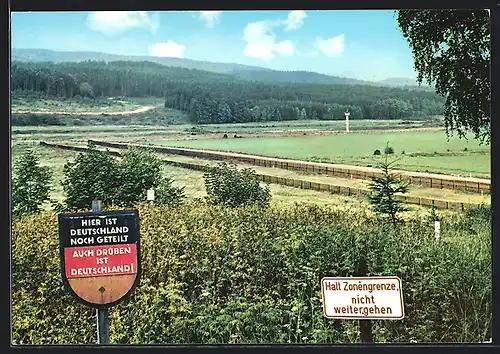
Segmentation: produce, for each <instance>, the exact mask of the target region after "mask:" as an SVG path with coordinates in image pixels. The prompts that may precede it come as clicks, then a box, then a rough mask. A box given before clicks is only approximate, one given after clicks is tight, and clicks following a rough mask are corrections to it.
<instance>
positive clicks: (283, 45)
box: [274, 40, 295, 56]
mask: <svg viewBox="0 0 500 354" xmlns="http://www.w3.org/2000/svg"><path fill="white" fill-rule="evenodd" d="M274 49H275V50H276V51H277V52H278V53H279V54H281V55H285V56H290V55H293V54H294V53H295V48H294V46H293V42H292V41H290V40H286V41H283V42H280V43H277V44H275V46H274Z"/></svg>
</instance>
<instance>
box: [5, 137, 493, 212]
mask: <svg viewBox="0 0 500 354" xmlns="http://www.w3.org/2000/svg"><path fill="white" fill-rule="evenodd" d="M28 148H35V149H36V153H37V154H38V156H39V158H40V164H41V165H42V166H48V167H50V168H51V170H52V171H53V180H52V185H53V190H52V192H51V198H52V199H54V200H57V201H62V200H63V198H64V193H63V190H62V186H61V180H62V179H63V177H64V174H63V166H64V164H65V163H66V162H68V161H72V160H73V159H74V158H75V156H76V155H77V154H78V153H77V152H74V151H68V150H61V149H54V148H48V147H43V146H35V145H31V144H16V145H14V146H13V147H12V162H13V163H15V161H17V160H18V158H19V157H20V156H21V154H22V153H23V152H24V151H26V150H27V149H28ZM160 156H163V155H160ZM165 158H166V157H165ZM176 158H177V160H179V161H182V160H185V159H186V158H183V157H180V158H179V157H172V156H169V159H176ZM196 160H198V161H197V162H199V163H200V159H196ZM186 161H187V160H186ZM252 168H254V167H252ZM255 169H256V171H257V172H261V173H269V172H270V171H269V170H274V173H275V174H277V175H280V174H283V176H285V175H287V176H291V175H290V174H294V173H295V174H296V175H294V176H295V177H297V178H304V179H305V178H306V177H307V179H311V180H315V181H316V180H317V181H320V180H322V181H329V182H330V183H338V182H345V185H349V183H351V184H352V186H358V184H359V183H360V182H359V181H356V180H345V179H344V180H345V181H339V179H334V178H331V177H324V176H323V177H322V176H311V175H307V176H306V175H302V176H301V175H300V174H299V173H296V172H293V171H286V170H279V169H271V168H264V167H256V166H255ZM162 170H163V174H164V175H165V176H169V177H172V179H173V181H174V185H175V186H179V187H182V186H184V188H185V194H186V197H187V198H189V199H196V198H204V197H205V195H206V192H205V185H204V180H203V173H202V172H199V171H192V170H188V169H184V168H179V167H173V166H168V165H164V166H163V168H162ZM269 187H270V190H271V193H272V205H275V206H280V205H281V206H284V205H293V204H294V203H309V204H315V205H330V206H332V205H336V206H343V207H347V208H354V209H367V208H369V203H368V202H367V200H364V199H359V198H356V197H347V196H341V195H334V194H329V193H325V192H319V191H313V190H305V189H299V188H293V187H286V186H280V185H276V184H270V185H269ZM438 191H439V190H438ZM452 193H453V192H452ZM457 195H462V197H463V198H464V201H467V199H469V198H473V199H474V200H473V201H474V202H476V201H477V199H478V198H480V196H475V195H471V194H467V193H464V194H457V193H456V192H455V194H454V196H455V197H456V196H457ZM437 197H438V196H436V198H437ZM485 198H487V197H485ZM485 198H483V199H485ZM485 201H486V199H485ZM46 208H47V209H48V208H50V204H47V205H46ZM408 208H409V210H410V213H419V214H420V213H424V214H425V213H428V208H423V207H419V206H414V205H408ZM443 212H445V213H448V211H443Z"/></svg>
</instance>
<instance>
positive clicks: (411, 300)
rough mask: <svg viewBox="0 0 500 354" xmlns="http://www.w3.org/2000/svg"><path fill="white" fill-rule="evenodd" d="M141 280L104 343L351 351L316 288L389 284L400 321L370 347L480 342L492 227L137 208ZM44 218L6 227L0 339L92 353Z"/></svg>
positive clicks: (355, 335)
mask: <svg viewBox="0 0 500 354" xmlns="http://www.w3.org/2000/svg"><path fill="white" fill-rule="evenodd" d="M138 211H139V215H140V220H141V260H142V275H141V282H140V286H139V287H138V288H136V289H135V291H134V292H133V294H132V296H131V297H130V298H128V299H127V300H125V301H124V302H122V303H121V304H119V305H118V306H114V307H112V308H110V310H109V320H110V323H109V333H110V342H111V343H112V344H115V343H116V344H186V343H191V344H208V343H235V344H266V343H280V344H290V343H297V344H299V343H302V344H312V343H318V344H332V343H334V344H335V343H338V344H340V343H349V342H350V343H356V342H359V325H358V323H357V321H338V322H337V323H335V322H336V321H329V320H326V319H325V318H324V316H323V310H322V307H321V288H320V279H321V278H322V277H331V276H350V275H354V274H355V272H356V265H357V263H358V259H359V255H363V256H364V257H365V258H366V261H367V265H368V271H369V272H368V273H369V275H370V276H384V275H391V276H398V277H399V278H401V280H402V286H403V296H404V306H405V318H404V320H402V321H373V322H372V324H373V328H372V330H373V336H374V341H375V342H378V343H384V342H386V343H387V342H389V343H395V342H403V343H404V342H406V343H408V342H410V341H416V342H418V343H423V342H481V341H485V340H487V339H489V338H490V337H491V329H490V328H491V323H492V302H493V298H492V297H491V286H492V285H491V220H488V221H485V220H482V219H469V218H468V216H467V215H465V214H458V215H457V216H456V218H457V219H458V221H460V220H468V221H467V222H470V223H471V226H472V227H471V228H470V229H464V228H462V227H461V224H460V223H457V224H453V223H450V222H449V221H448V219H447V218H448V216H446V215H443V220H442V224H441V230H442V237H441V239H440V242H435V240H434V237H433V230H432V228H431V227H429V223H428V220H422V221H420V220H417V219H410V220H408V221H405V222H404V223H403V224H401V227H398V228H387V227H386V226H385V225H382V224H379V223H377V222H374V220H373V219H371V217H370V216H369V215H367V214H366V213H363V212H354V211H346V210H344V209H340V208H328V207H314V208H309V207H308V206H307V205H305V206H295V207H286V208H279V209H278V208H274V207H270V208H260V207H258V206H244V207H241V208H226V207H220V206H207V205H204V203H197V204H194V203H189V204H186V205H184V206H181V207H180V208H179V209H173V208H168V207H163V206H150V205H140V206H139V207H138ZM57 244H58V236H57V218H56V215H54V214H52V213H42V214H39V215H36V216H33V217H22V219H20V220H15V221H14V223H13V225H12V341H13V342H14V343H17V344H32V345H40V344H93V343H96V340H97V338H96V329H95V321H96V320H95V312H94V311H92V310H91V309H88V308H85V307H84V306H81V305H80V304H78V303H77V302H76V301H75V300H74V299H73V298H72V297H71V295H70V294H69V293H68V292H67V291H66V289H65V288H64V287H63V286H62V282H61V279H60V275H59V274H60V265H59V254H58V252H57Z"/></svg>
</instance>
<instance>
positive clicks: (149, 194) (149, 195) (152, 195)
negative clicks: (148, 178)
mask: <svg viewBox="0 0 500 354" xmlns="http://www.w3.org/2000/svg"><path fill="white" fill-rule="evenodd" d="M146 199H147V200H148V201H149V203H150V204H153V202H154V200H155V191H154V189H153V188H150V189H148V190H147V192H146Z"/></svg>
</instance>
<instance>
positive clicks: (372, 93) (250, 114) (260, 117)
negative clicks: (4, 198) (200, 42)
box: [11, 61, 444, 123]
mask: <svg viewBox="0 0 500 354" xmlns="http://www.w3.org/2000/svg"><path fill="white" fill-rule="evenodd" d="M11 82H12V90H13V92H15V93H16V92H17V93H19V92H26V91H28V92H29V91H37V92H42V93H44V94H45V95H47V96H51V97H74V96H88V97H116V96H129V97H141V96H155V97H164V98H165V106H166V107H169V108H174V109H179V110H182V111H185V112H187V113H189V115H190V117H191V119H192V121H193V123H231V122H250V121H276V120H293V119H323V120H332V119H343V118H344V114H343V112H344V111H345V109H346V108H348V109H349V111H350V112H351V116H350V118H351V119H425V118H427V117H429V116H432V115H441V114H442V113H443V105H444V99H443V98H441V97H439V96H437V95H436V94H435V93H433V92H427V91H413V90H407V89H401V88H389V87H375V86H369V85H343V84H336V85H326V84H324V85H320V84H309V83H290V82H274V83H272V82H262V81H250V80H245V79H242V78H240V77H237V76H234V75H229V74H220V73H214V72H208V71H202V70H193V69H185V68H179V67H167V66H164V65H161V64H156V63H151V62H130V61H116V62H108V63H106V62H97V61H86V62H80V63H74V62H71V63H57V64H55V63H51V62H37V63H29V62H13V63H12V81H11Z"/></svg>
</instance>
